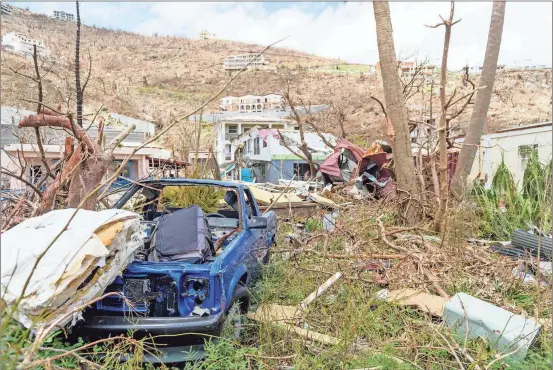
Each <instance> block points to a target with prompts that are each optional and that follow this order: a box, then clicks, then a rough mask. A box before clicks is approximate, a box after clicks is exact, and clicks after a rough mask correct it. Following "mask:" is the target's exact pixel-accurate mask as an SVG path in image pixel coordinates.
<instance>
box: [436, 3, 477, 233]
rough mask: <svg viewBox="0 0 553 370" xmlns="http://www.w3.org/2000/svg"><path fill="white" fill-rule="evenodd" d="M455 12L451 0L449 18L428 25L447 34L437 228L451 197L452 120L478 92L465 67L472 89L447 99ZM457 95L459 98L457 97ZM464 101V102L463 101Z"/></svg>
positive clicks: (440, 132)
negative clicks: (452, 111) (453, 108)
mask: <svg viewBox="0 0 553 370" xmlns="http://www.w3.org/2000/svg"><path fill="white" fill-rule="evenodd" d="M454 13H455V3H454V2H453V1H451V7H450V11H449V18H448V19H447V20H446V19H443V18H442V16H440V18H441V19H442V22H441V23H438V24H437V25H434V26H428V27H431V28H438V27H440V26H444V27H445V34H444V49H443V54H442V67H441V71H440V72H441V73H440V74H441V82H440V106H441V112H440V123H439V127H438V130H437V131H438V142H439V153H440V195H439V206H438V211H437V212H436V216H435V218H434V228H435V229H436V230H438V231H439V230H443V229H444V221H445V218H444V214H445V212H446V209H447V202H448V198H449V189H448V185H449V181H448V163H449V162H448V151H447V150H448V147H451V146H452V145H453V144H452V142H451V141H450V139H449V134H450V122H451V120H453V119H455V118H457V117H458V116H459V115H460V114H461V113H462V112H463V111H464V110H465V109H466V108H467V106H468V105H469V104H471V103H472V97H473V96H474V94H475V92H476V90H477V89H476V88H475V87H476V86H475V85H474V83H473V82H472V81H471V80H470V78H469V75H468V69H465V75H464V77H463V83H464V85H468V84H470V85H471V87H472V89H471V91H469V92H468V93H466V94H464V95H462V96H460V97H457V92H458V89H457V88H455V89H454V90H453V93H452V94H451V96H450V97H449V98H448V99H447V100H446V91H445V90H446V86H447V60H448V56H449V43H450V40H451V28H452V27H453V26H454V25H455V24H457V23H459V22H460V21H461V19H458V20H456V21H453V16H454ZM456 97H457V99H455V98H456ZM463 101H464V102H463ZM461 102H463V103H462V104H461V107H460V108H459V109H458V110H457V111H456V112H455V113H453V114H449V113H448V110H449V109H450V108H451V107H453V106H456V105H457V104H459V103H461Z"/></svg>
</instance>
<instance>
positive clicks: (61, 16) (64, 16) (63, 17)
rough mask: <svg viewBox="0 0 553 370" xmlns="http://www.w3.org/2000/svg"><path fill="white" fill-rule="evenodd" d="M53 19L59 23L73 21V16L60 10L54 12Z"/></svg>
mask: <svg viewBox="0 0 553 370" xmlns="http://www.w3.org/2000/svg"><path fill="white" fill-rule="evenodd" d="M53 18H54V19H57V20H60V21H70V22H74V21H75V16H74V15H73V14H71V13H66V12H64V11H61V10H54V17H53Z"/></svg>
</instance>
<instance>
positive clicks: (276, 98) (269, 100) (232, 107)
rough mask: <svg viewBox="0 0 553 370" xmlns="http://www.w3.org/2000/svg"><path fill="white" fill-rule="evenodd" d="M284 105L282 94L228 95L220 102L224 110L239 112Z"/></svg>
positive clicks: (220, 106) (257, 110)
mask: <svg viewBox="0 0 553 370" xmlns="http://www.w3.org/2000/svg"><path fill="white" fill-rule="evenodd" d="M283 107H284V102H283V99H282V94H267V95H244V96H226V97H224V98H222V99H221V100H220V103H219V108H220V109H221V110H222V111H226V112H239V113H252V112H263V111H265V110H267V109H282V108H283Z"/></svg>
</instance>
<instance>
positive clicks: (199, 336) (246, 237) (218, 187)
mask: <svg viewBox="0 0 553 370" xmlns="http://www.w3.org/2000/svg"><path fill="white" fill-rule="evenodd" d="M184 187H187V188H194V189H199V188H208V189H210V190H209V191H211V192H212V193H210V194H211V195H209V196H208V197H206V196H205V193H204V196H203V197H202V200H205V199H208V200H215V205H214V206H212V207H211V208H212V209H211V212H210V210H207V212H206V211H205V208H210V207H208V206H206V205H205V202H204V204H202V203H201V202H198V204H191V205H187V206H186V207H178V206H177V207H174V206H173V205H174V204H171V203H167V202H164V201H163V199H164V192H167V191H168V190H167V189H175V188H184ZM191 194H196V193H193V192H191ZM189 199H192V200H193V201H194V200H195V199H194V197H193V196H190V197H189ZM196 201H197V200H196ZM129 207H130V208H131V209H132V210H133V211H135V212H137V213H140V214H142V216H143V220H142V223H143V226H144V228H145V234H146V237H145V241H144V246H143V247H142V248H140V249H139V250H138V251H137V252H136V253H135V255H134V261H133V262H132V263H130V264H129V265H128V266H127V267H126V269H125V270H124V271H123V273H122V275H121V276H119V277H118V278H117V279H116V280H115V281H114V282H113V283H112V284H111V285H110V286H108V287H107V289H106V291H105V293H107V292H119V293H121V294H122V295H123V296H124V297H125V299H122V298H121V297H120V296H118V295H113V296H108V297H106V298H104V299H103V300H101V301H98V302H97V303H96V304H95V305H93V306H91V307H89V308H87V309H86V310H85V312H84V313H83V318H84V321H82V322H81V323H80V324H79V325H78V326H77V327H76V328H75V329H74V335H75V336H80V337H82V338H83V339H85V340H94V339H97V338H102V337H107V336H114V335H118V334H127V333H128V332H129V331H132V332H133V336H134V337H137V338H143V337H147V336H152V337H153V338H154V341H155V343H156V344H157V343H160V342H161V343H164V344H166V345H167V349H166V350H164V357H162V360H163V362H179V361H182V360H184V359H186V358H184V357H183V356H184V354H185V353H196V356H197V353H200V354H201V352H202V349H203V343H204V340H205V339H206V338H207V339H209V338H210V337H211V336H217V335H219V334H220V332H221V328H222V325H223V322H224V321H225V320H226V319H227V317H230V316H236V317H238V319H237V320H239V317H240V316H239V315H229V312H230V311H231V308H232V309H233V310H237V311H240V312H241V313H245V312H247V310H248V309H249V304H250V293H249V288H250V287H251V286H252V284H254V283H255V281H256V280H258V279H259V277H260V270H261V266H262V264H264V263H267V262H268V260H269V255H270V254H269V251H270V247H271V246H272V245H273V244H274V243H275V237H276V236H275V234H276V215H275V213H274V212H272V211H269V212H267V213H265V214H263V215H262V214H261V213H260V211H259V206H258V205H257V203H256V201H255V198H254V197H253V194H252V193H251V191H250V189H249V188H248V187H247V186H246V185H244V184H239V183H232V182H225V181H215V180H196V179H175V178H171V179H162V180H144V181H140V182H137V183H135V184H133V186H132V187H131V188H130V189H129V190H128V191H127V192H126V193H125V194H123V196H122V197H121V198H120V199H119V200H118V201H117V202H116V204H115V206H114V208H123V209H129ZM202 207H204V209H202ZM213 208H215V209H216V211H215V212H213ZM231 324H232V323H231ZM233 325H234V326H231V328H233V327H235V326H236V327H237V328H238V329H239V325H236V323H234V324H233ZM183 344H184V345H183ZM146 356H147V355H146ZM146 356H145V357H146ZM200 356H201V355H200ZM145 361H149V362H156V361H155V360H153V359H151V358H150V359H148V358H145Z"/></svg>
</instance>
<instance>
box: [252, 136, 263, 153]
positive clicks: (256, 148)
mask: <svg viewBox="0 0 553 370" xmlns="http://www.w3.org/2000/svg"><path fill="white" fill-rule="evenodd" d="M259 140H260V139H259V138H258V137H256V138H255V139H254V140H253V154H254V155H258V154H259V153H261V149H260V147H259Z"/></svg>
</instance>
